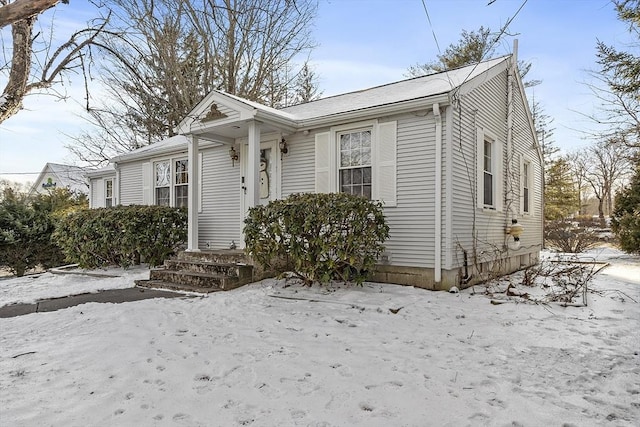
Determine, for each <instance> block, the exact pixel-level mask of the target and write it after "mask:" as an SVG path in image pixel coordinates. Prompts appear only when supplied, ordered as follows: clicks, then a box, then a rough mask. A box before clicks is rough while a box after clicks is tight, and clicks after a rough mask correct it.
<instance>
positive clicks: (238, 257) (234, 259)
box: [178, 249, 251, 264]
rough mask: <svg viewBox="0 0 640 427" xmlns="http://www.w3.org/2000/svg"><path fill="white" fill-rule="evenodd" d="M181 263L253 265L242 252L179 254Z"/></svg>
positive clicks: (212, 251) (225, 250)
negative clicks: (202, 262) (204, 262)
mask: <svg viewBox="0 0 640 427" xmlns="http://www.w3.org/2000/svg"><path fill="white" fill-rule="evenodd" d="M178 260H179V261H207V262H212V263H219V264H251V260H250V259H249V257H247V256H246V255H245V253H244V251H242V250H237V249H236V250H230V249H224V250H207V251H199V252H187V251H182V252H178Z"/></svg>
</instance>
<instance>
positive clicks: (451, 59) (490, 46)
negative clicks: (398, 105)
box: [408, 26, 496, 77]
mask: <svg viewBox="0 0 640 427" xmlns="http://www.w3.org/2000/svg"><path fill="white" fill-rule="evenodd" d="M495 43H496V38H495V36H493V35H492V34H491V29H490V28H488V27H487V28H484V27H483V26H481V27H480V28H479V29H478V31H467V30H462V34H461V36H460V40H459V41H458V43H457V44H453V43H452V44H451V45H449V47H447V48H446V49H445V51H444V53H442V55H438V60H437V61H431V62H427V63H425V64H416V65H412V66H411V67H409V70H408V71H409V75H410V76H413V77H418V76H424V75H427V74H433V73H440V72H442V71H447V70H451V69H453V68H458V67H464V66H465V65H469V64H477V63H478V62H482V61H483V60H485V59H489V58H491V55H493V52H494V51H495V47H494V46H495Z"/></svg>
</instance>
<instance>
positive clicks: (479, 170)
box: [444, 71, 507, 268]
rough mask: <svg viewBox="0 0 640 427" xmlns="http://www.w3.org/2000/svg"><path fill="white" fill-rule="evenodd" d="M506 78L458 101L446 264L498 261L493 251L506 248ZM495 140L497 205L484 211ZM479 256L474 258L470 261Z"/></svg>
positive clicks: (448, 185) (503, 75)
mask: <svg viewBox="0 0 640 427" xmlns="http://www.w3.org/2000/svg"><path fill="white" fill-rule="evenodd" d="M506 87H507V78H506V71H505V72H503V73H501V74H499V75H497V76H496V77H494V78H492V79H490V80H488V81H485V82H483V83H482V84H481V85H480V86H478V87H477V88H475V89H474V90H473V91H471V92H469V93H467V94H465V95H463V96H461V97H460V100H459V103H458V104H457V105H455V106H453V108H452V116H453V118H452V126H451V135H450V136H449V137H448V138H450V140H451V143H450V145H451V147H452V150H451V171H450V172H448V173H447V175H448V176H450V177H451V181H449V182H447V181H445V182H444V185H445V189H444V191H446V192H447V193H449V194H450V195H451V196H450V197H451V205H452V208H451V212H450V213H451V217H450V218H447V219H448V220H449V221H450V226H449V227H450V230H451V231H450V232H451V235H449V236H446V237H445V239H447V240H448V241H450V242H451V244H450V245H449V246H448V247H447V250H449V251H450V252H449V253H447V254H444V255H445V259H447V265H450V266H451V267H452V268H456V267H462V265H463V259H464V251H466V252H467V255H468V257H469V260H468V261H469V262H470V263H473V262H475V261H476V260H477V261H478V262H485V261H488V260H489V259H491V258H492V257H494V249H495V248H496V247H502V245H503V242H504V236H505V234H504V229H505V224H506V219H505V214H504V208H503V204H504V203H503V200H504V193H503V185H504V184H503V179H504V176H505V175H504V166H503V164H502V159H504V158H505V156H504V149H505V141H506V138H507V129H506V118H507V103H506V99H507V94H506ZM485 135H487V136H489V137H490V138H491V139H492V140H494V141H496V142H497V144H496V147H493V148H494V150H493V152H492V154H493V155H494V162H493V164H494V165H495V166H496V167H497V169H495V170H494V172H493V173H494V176H495V180H494V181H495V182H494V187H493V188H494V195H493V198H494V207H493V209H485V206H484V192H483V185H482V184H483V171H484V170H483V161H484V158H483V156H482V154H483V152H482V151H483V147H484V137H485ZM474 256H475V259H471V258H473V257H474Z"/></svg>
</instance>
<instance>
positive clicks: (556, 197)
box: [544, 157, 580, 221]
mask: <svg viewBox="0 0 640 427" xmlns="http://www.w3.org/2000/svg"><path fill="white" fill-rule="evenodd" d="M544 201H545V205H544V218H545V220H547V221H558V220H563V219H565V218H567V217H569V216H570V215H571V214H573V213H574V212H576V211H577V210H578V209H579V208H580V202H579V200H578V191H577V189H576V186H575V184H574V182H573V176H572V173H571V166H570V165H569V163H568V162H567V160H566V159H565V158H562V157H561V158H559V159H557V160H554V161H552V162H551V166H550V167H549V170H548V172H547V174H546V177H545V188H544Z"/></svg>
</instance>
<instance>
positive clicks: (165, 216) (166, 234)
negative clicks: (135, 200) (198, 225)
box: [53, 206, 187, 268]
mask: <svg viewBox="0 0 640 427" xmlns="http://www.w3.org/2000/svg"><path fill="white" fill-rule="evenodd" d="M53 238H54V239H55V241H56V243H57V244H58V246H60V247H61V248H62V250H63V251H64V254H65V255H66V257H67V259H68V260H69V261H71V262H74V263H78V264H80V267H83V268H95V267H103V266H107V265H119V266H121V267H128V266H130V265H132V264H138V263H140V260H142V261H143V262H146V263H148V264H149V265H152V266H155V265H160V264H162V263H163V262H164V260H165V259H167V258H168V257H169V256H170V255H171V254H173V253H174V252H175V251H176V250H178V249H179V248H180V247H181V246H183V245H184V244H185V243H186V240H187V211H186V209H178V208H169V207H165V206H118V207H114V208H102V209H89V210H83V211H78V212H74V213H71V214H69V215H67V216H65V217H63V218H61V219H60V221H59V223H58V224H57V226H56V231H55V232H54V234H53Z"/></svg>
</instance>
